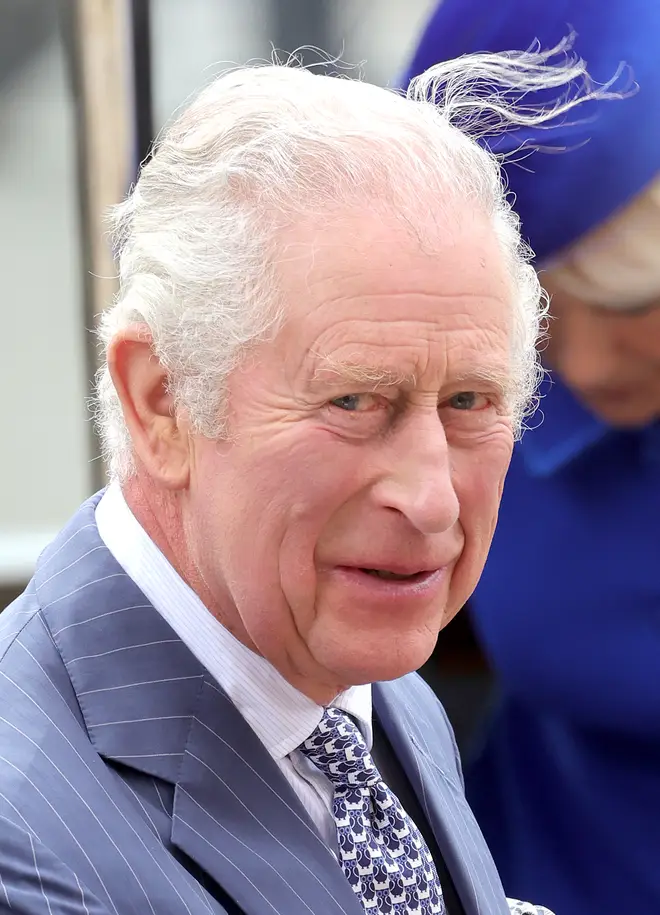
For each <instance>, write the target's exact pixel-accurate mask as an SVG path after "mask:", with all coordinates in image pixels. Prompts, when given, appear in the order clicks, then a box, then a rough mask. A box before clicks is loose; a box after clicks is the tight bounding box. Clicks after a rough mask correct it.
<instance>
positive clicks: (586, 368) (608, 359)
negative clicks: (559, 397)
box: [548, 306, 618, 394]
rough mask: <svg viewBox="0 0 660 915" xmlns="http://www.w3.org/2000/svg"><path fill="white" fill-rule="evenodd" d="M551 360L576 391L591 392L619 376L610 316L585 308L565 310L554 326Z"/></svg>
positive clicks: (605, 385) (604, 386)
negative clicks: (603, 315) (608, 317)
mask: <svg viewBox="0 0 660 915" xmlns="http://www.w3.org/2000/svg"><path fill="white" fill-rule="evenodd" d="M548 356H549V359H550V362H551V364H552V366H553V368H555V369H556V370H557V372H558V373H559V374H560V375H561V376H562V378H563V379H564V381H565V382H566V383H567V384H568V386H569V387H571V388H573V390H575V391H578V392H581V393H585V394H589V393H591V392H597V391H599V390H602V389H604V388H608V387H609V386H610V385H611V384H612V381H613V380H614V379H616V377H617V371H618V369H617V363H618V355H617V350H616V346H615V345H614V341H613V340H612V338H611V333H610V328H609V327H608V324H607V319H606V318H605V317H602V316H598V315H594V314H592V313H591V312H590V311H589V310H587V309H586V308H581V307H578V306H576V307H575V308H572V309H566V310H565V311H564V313H563V314H562V315H561V317H560V318H559V319H558V320H557V323H556V325H555V326H554V327H552V328H551V339H550V345H549V347H548Z"/></svg>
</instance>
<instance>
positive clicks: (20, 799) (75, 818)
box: [0, 496, 508, 915]
mask: <svg viewBox="0 0 660 915" xmlns="http://www.w3.org/2000/svg"><path fill="white" fill-rule="evenodd" d="M98 498H99V497H98V496H96V497H95V498H94V499H92V500H90V501H89V502H87V503H85V505H83V506H82V508H81V509H80V511H79V512H78V514H77V515H76V516H75V517H74V518H73V520H72V521H71V523H70V524H69V525H68V527H67V528H66V529H65V530H64V531H63V532H62V533H61V534H60V536H59V537H58V538H57V540H56V541H55V542H54V543H53V544H52V545H51V546H50V547H49V548H48V549H47V550H46V551H45V553H44V554H43V555H42V557H41V558H40V561H39V564H38V568H37V572H36V574H35V577H34V579H33V581H32V582H31V583H30V586H29V587H28V589H27V591H26V592H25V594H24V595H23V596H22V597H21V598H19V599H18V601H16V602H15V603H14V604H13V605H12V606H11V607H10V608H8V609H7V610H6V611H5V612H4V613H3V614H2V615H0V912H12V913H19V915H37V913H40V915H41V913H44V912H47V913H52V915H56V913H70V915H83V913H88V915H101V913H103V915H110V913H113V915H128V913H140V915H145V913H151V915H164V913H168V915H169V913H189V915H201V913H209V912H211V913H223V912H224V913H230V915H242V913H245V915H268V913H275V915H308V913H313V915H362V912H361V908H360V904H359V902H358V901H357V899H356V898H355V896H354V894H353V892H352V890H351V889H350V887H349V886H348V883H347V882H346V879H345V877H344V875H343V873H342V871H341V869H340V868H339V866H338V864H337V863H336V861H335V859H334V858H333V856H332V855H331V853H330V852H329V850H328V849H327V848H326V847H325V845H324V844H323V843H322V842H321V840H320V838H319V837H318V834H317V832H316V830H315V829H314V827H313V825H312V824H311V822H310V821H309V819H308V817H307V814H306V813H305V811H304V809H303V808H302V806H301V804H300V803H299V801H298V799H297V798H296V796H295V794H294V792H293V791H292V789H291V788H290V786H289V785H288V783H287V782H286V780H285V779H284V777H283V776H282V774H281V772H280V771H279V769H278V768H277V766H276V764H275V763H274V761H273V760H272V758H271V757H270V756H269V755H268V754H267V753H266V752H265V750H264V748H263V746H262V745H261V743H260V742H259V740H258V739H257V737H256V736H255V734H254V733H253V731H252V730H251V729H250V728H249V727H248V725H247V724H246V722H245V721H244V720H243V719H242V718H241V716H240V715H239V714H238V712H237V711H236V709H235V708H234V706H233V705H232V704H231V702H229V700H228V699H227V697H226V696H225V694H224V693H223V692H222V691H221V690H220V689H219V688H218V687H217V685H216V684H215V682H214V681H213V680H212V679H211V677H210V675H209V674H208V673H207V671H206V670H205V669H204V668H203V667H202V666H201V665H200V664H199V662H198V661H197V660H196V659H195V658H194V656H193V655H192V654H191V653H190V652H189V651H188V649H187V648H186V647H185V646H184V645H183V643H182V642H181V641H180V640H179V639H178V638H177V636H176V635H175V633H174V632H173V630H172V629H171V628H170V627H169V626H168V624H167V623H166V622H165V621H164V620H163V618H162V617H161V616H160V615H159V614H158V613H157V612H156V611H155V610H154V608H153V607H152V606H151V605H150V604H149V603H148V601H147V600H146V598H145V597H144V595H143V594H142V593H141V592H140V591H139V590H138V589H137V587H136V586H135V584H134V583H133V582H132V581H131V580H130V579H129V578H128V577H127V576H126V575H125V573H124V572H123V571H122V570H121V568H120V567H119V566H118V565H117V563H116V562H115V560H114V559H113V558H112V556H111V555H110V553H109V552H108V551H107V550H106V549H105V547H104V546H103V544H102V543H101V541H100V538H99V536H98V532H97V530H96V525H95V523H94V507H95V505H96V503H97V502H98ZM374 708H375V711H376V713H377V714H378V715H379V718H380V720H381V723H382V725H383V728H384V730H385V732H386V734H387V736H388V738H389V740H390V742H391V744H392V746H393V748H394V750H395V752H396V753H397V755H398V756H399V758H400V760H401V762H402V765H403V767H404V769H405V771H406V773H407V775H408V777H409V779H410V781H411V784H412V786H413V788H414V790H415V792H416V794H417V795H418V797H419V800H420V803H421V805H422V808H423V810H424V812H425V813H426V815H427V817H428V819H429V823H430V825H431V827H432V829H433V831H434V833H435V835H436V838H437V841H438V845H439V847H440V849H441V851H442V853H443V855H444V856H445V860H446V862H447V864H448V866H449V868H450V870H451V872H452V876H453V878H454V881H455V884H456V887H457V890H458V892H459V894H460V896H461V899H462V901H463V905H464V907H465V911H466V913H468V915H507V913H508V906H507V904H506V901H505V897H504V893H503V891H502V887H501V886H500V882H499V878H498V876H497V873H496V871H495V867H494V865H493V863H492V860H491V858H490V855H489V853H488V851H487V849H486V846H485V844H484V841H483V839H482V837H481V834H480V832H479V830H478V827H477V825H476V823H475V822H474V819H473V817H472V815H471V813H470V811H469V809H468V807H467V805H466V803H465V799H464V795H463V787H462V783H461V776H460V771H459V768H458V763H457V757H456V752H455V746H454V744H453V738H452V735H451V731H450V729H449V727H448V724H447V721H446V718H445V716H444V712H443V711H442V709H441V707H440V705H439V704H438V703H437V701H436V700H435V698H434V697H433V695H432V694H431V692H430V690H428V688H427V687H426V686H425V685H424V684H423V682H422V681H421V680H420V679H419V678H418V677H416V676H409V677H404V678H403V679H402V680H399V681H396V682H394V683H390V684H377V685H375V686H374Z"/></svg>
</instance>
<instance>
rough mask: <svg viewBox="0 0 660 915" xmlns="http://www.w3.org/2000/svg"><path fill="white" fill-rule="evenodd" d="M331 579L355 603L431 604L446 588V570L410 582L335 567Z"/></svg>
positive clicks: (435, 571) (415, 578)
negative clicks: (350, 593) (337, 583)
mask: <svg viewBox="0 0 660 915" xmlns="http://www.w3.org/2000/svg"><path fill="white" fill-rule="evenodd" d="M331 574H332V577H333V578H335V579H336V580H337V579H338V580H339V581H340V582H341V584H342V586H343V587H345V588H347V589H349V590H350V591H352V592H353V593H354V594H355V598H356V600H370V601H374V600H375V601H377V602H379V603H380V604H383V603H405V604H410V603H411V602H412V603H428V601H429V600H432V599H433V598H434V597H435V596H436V595H437V594H438V593H439V592H440V591H441V590H442V588H443V586H444V584H445V582H446V579H447V567H443V568H441V569H436V570H434V571H432V572H422V573H420V574H419V575H416V576H415V577H414V578H410V579H405V578H403V579H396V578H379V577H378V576H377V575H370V574H369V573H368V572H363V571H362V570H361V569H356V568H354V567H352V566H336V567H335V568H334V569H333V570H332V573H331Z"/></svg>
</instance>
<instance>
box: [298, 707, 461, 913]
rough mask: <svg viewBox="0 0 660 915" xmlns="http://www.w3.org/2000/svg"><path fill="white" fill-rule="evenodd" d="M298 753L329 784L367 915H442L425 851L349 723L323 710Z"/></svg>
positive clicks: (342, 847)
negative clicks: (321, 715) (331, 787)
mask: <svg viewBox="0 0 660 915" xmlns="http://www.w3.org/2000/svg"><path fill="white" fill-rule="evenodd" d="M300 750H301V752H302V753H304V754H305V756H307V757H308V758H309V759H311V761H312V762H313V763H314V764H315V765H316V766H317V767H318V768H319V769H320V770H321V772H323V773H324V775H326V776H327V777H328V778H329V779H330V781H331V782H332V784H333V786H334V789H335V792H334V800H333V814H334V818H335V823H336V825H337V839H338V845H339V856H340V863H341V866H342V868H343V870H344V873H345V874H346V877H347V878H348V882H349V883H350V885H351V887H352V888H353V892H354V893H355V894H356V895H357V896H358V897H359V898H360V900H361V902H362V905H363V907H364V910H365V912H367V913H373V915H376V913H377V915H445V904H444V901H443V898H442V888H441V886H440V881H439V880H438V874H437V872H436V869H435V864H434V863H433V858H432V856H431V852H430V851H429V848H428V845H427V844H426V842H425V841H424V839H423V837H422V835H421V833H420V831H419V829H418V828H417V827H416V826H415V824H414V823H413V821H412V820H411V819H410V817H409V816H408V814H407V813H406V811H405V810H404V809H403V807H402V806H401V803H400V801H399V799H398V798H397V797H396V795H395V794H393V793H392V791H390V789H389V788H388V787H387V785H386V784H385V782H384V781H383V779H382V777H381V774H380V772H379V771H378V769H377V768H376V765H375V763H374V761H373V759H372V758H371V754H370V753H369V750H368V749H367V746H366V744H365V742H364V738H363V737H362V734H361V733H360V731H359V730H358V728H357V726H356V725H355V723H354V722H353V720H352V719H351V718H350V717H349V716H348V715H347V714H346V713H345V712H342V711H340V710H339V709H335V708H327V709H326V710H325V712H324V715H323V718H322V719H321V723H320V724H319V726H318V727H317V728H316V730H315V731H314V733H313V734H312V736H311V737H309V739H308V740H305V741H304V743H302V744H301V746H300Z"/></svg>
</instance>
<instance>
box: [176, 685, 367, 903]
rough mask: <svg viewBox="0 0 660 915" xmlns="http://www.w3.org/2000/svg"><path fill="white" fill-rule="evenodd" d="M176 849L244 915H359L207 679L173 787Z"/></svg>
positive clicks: (255, 743)
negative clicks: (227, 894)
mask: <svg viewBox="0 0 660 915" xmlns="http://www.w3.org/2000/svg"><path fill="white" fill-rule="evenodd" d="M172 841H173V843H174V844H175V845H177V846H178V847H179V848H181V849H182V850H183V851H184V852H185V853H186V854H187V855H188V856H189V857H191V858H193V860H195V861H196V862H197V864H199V865H200V866H201V867H203V868H204V869H205V870H206V871H207V872H208V873H209V874H211V876H212V877H213V878H214V879H215V880H216V881H217V882H218V883H219V884H220V885H221V886H222V887H223V888H224V889H225V890H226V891H227V892H229V893H230V895H231V896H232V897H233V898H234V899H235V900H236V901H237V903H238V904H239V906H240V907H241V908H242V909H243V910H244V911H245V912H247V913H250V915H263V913H266V912H279V913H282V915H294V913H295V915H298V913H301V915H302V913H314V915H326V913H327V915H342V913H344V915H361V912H362V910H361V907H360V905H359V903H358V901H357V899H356V897H355V895H354V894H353V892H352V890H351V889H350V887H349V885H348V883H347V881H346V879H345V877H344V875H343V873H342V872H341V869H340V868H339V866H338V864H337V862H336V860H335V858H334V857H333V855H332V854H331V853H330V851H329V850H328V848H327V847H326V846H325V845H324V843H323V842H322V841H321V839H320V837H319V835H318V833H317V832H316V830H315V829H314V827H313V825H312V824H311V822H310V820H309V818H308V816H307V814H306V812H305V810H304V809H303V807H302V806H301V804H300V802H299V801H298V799H297V797H296V795H295V794H294V792H293V790H292V789H291V787H290V786H289V784H288V782H287V781H286V779H285V778H284V776H283V775H282V773H281V772H280V770H279V769H278V767H277V765H276V764H275V762H274V761H273V760H272V758H271V757H270V756H269V755H268V754H267V753H266V752H265V751H264V749H263V746H262V745H261V743H260V741H259V740H258V738H257V737H256V735H255V734H254V732H253V731H252V730H251V728H250V727H249V726H248V724H247V723H246V722H245V720H244V719H243V718H242V717H241V715H240V714H239V713H238V712H237V710H236V708H235V707H234V705H233V704H232V703H231V702H230V701H229V699H228V698H227V697H226V695H225V694H224V693H223V692H222V691H221V690H219V689H218V687H217V686H216V685H215V684H214V683H213V682H212V681H211V680H210V679H208V680H207V681H206V682H205V684H204V687H203V689H202V693H201V695H200V701H199V704H198V706H197V710H196V714H195V717H194V719H193V722H192V726H191V730H190V736H189V739H188V742H187V746H186V752H185V756H184V759H183V764H182V767H181V773H180V775H179V778H178V782H177V786H176V792H175V799H174V819H173V828H172Z"/></svg>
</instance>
